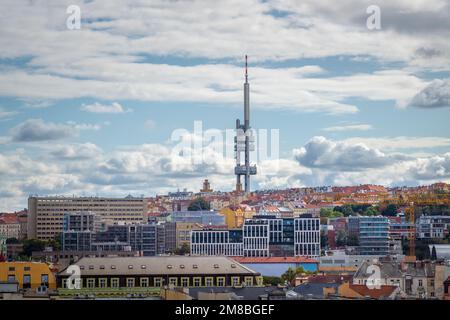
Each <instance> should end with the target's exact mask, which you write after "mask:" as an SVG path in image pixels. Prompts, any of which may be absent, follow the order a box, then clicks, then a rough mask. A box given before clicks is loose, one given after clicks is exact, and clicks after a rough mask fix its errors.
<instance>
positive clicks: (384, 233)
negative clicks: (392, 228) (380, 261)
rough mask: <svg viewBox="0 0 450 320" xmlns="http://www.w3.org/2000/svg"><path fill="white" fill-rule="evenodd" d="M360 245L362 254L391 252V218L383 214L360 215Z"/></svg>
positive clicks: (359, 250)
mask: <svg viewBox="0 0 450 320" xmlns="http://www.w3.org/2000/svg"><path fill="white" fill-rule="evenodd" d="M358 220H359V247H358V253H359V254H360V255H379V256H380V255H381V256H383V255H388V254H389V219H388V218H387V217H383V216H375V217H374V216H370V217H366V216H364V217H363V216H360V217H358Z"/></svg>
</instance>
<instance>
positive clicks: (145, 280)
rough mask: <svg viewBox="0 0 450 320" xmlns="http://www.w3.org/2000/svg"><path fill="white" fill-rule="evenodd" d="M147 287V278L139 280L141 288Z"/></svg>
mask: <svg viewBox="0 0 450 320" xmlns="http://www.w3.org/2000/svg"><path fill="white" fill-rule="evenodd" d="M148 286H149V280H148V278H141V287H142V288H147V287H148Z"/></svg>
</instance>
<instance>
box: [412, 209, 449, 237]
mask: <svg viewBox="0 0 450 320" xmlns="http://www.w3.org/2000/svg"><path fill="white" fill-rule="evenodd" d="M449 225H450V216H426V215H421V216H420V217H419V219H417V220H416V227H417V231H416V234H417V238H418V239H443V238H445V237H446V236H447V235H448V226H449Z"/></svg>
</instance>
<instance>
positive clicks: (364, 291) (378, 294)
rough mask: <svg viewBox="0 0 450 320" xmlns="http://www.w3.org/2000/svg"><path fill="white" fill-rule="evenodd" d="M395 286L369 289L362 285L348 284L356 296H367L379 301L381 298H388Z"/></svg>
mask: <svg viewBox="0 0 450 320" xmlns="http://www.w3.org/2000/svg"><path fill="white" fill-rule="evenodd" d="M397 288H398V287H396V286H380V288H379V289H376V288H369V287H368V286H366V285H363V284H350V289H352V290H354V291H356V292H357V293H358V294H360V295H362V296H364V297H365V296H369V297H371V298H375V299H380V298H382V297H389V296H390V295H391V294H392V293H393V292H394V291H395V289H397Z"/></svg>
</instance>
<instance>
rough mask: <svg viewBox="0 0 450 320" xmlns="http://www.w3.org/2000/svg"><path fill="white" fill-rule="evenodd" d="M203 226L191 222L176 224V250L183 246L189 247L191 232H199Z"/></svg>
mask: <svg viewBox="0 0 450 320" xmlns="http://www.w3.org/2000/svg"><path fill="white" fill-rule="evenodd" d="M202 228H203V226H202V225H201V224H198V223H192V222H177V225H176V242H177V248H181V247H182V246H183V245H187V246H189V247H190V246H191V231H192V230H201V229H202Z"/></svg>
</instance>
